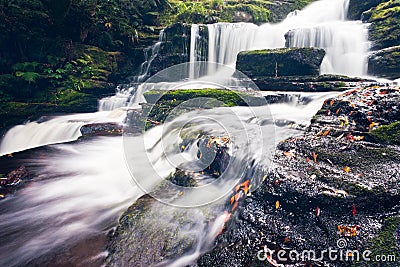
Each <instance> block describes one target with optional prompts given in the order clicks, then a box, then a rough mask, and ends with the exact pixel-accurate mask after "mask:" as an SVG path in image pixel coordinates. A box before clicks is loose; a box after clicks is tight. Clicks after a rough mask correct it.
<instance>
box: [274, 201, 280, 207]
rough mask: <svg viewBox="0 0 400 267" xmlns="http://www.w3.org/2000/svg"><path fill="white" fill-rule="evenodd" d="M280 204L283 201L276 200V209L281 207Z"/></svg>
mask: <svg viewBox="0 0 400 267" xmlns="http://www.w3.org/2000/svg"><path fill="white" fill-rule="evenodd" d="M280 206H281V203H279V200H277V201H276V202H275V209H279V207H280Z"/></svg>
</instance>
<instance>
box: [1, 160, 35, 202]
mask: <svg viewBox="0 0 400 267" xmlns="http://www.w3.org/2000/svg"><path fill="white" fill-rule="evenodd" d="M28 178H29V172H28V170H27V169H26V168H25V166H20V167H19V168H18V169H16V170H13V171H11V172H9V173H8V174H7V175H6V177H2V176H1V175H0V199H2V198H4V197H5V196H6V195H8V194H11V193H13V192H14V191H15V190H16V189H17V187H18V186H19V185H21V184H22V183H23V182H24V180H27V179H28Z"/></svg>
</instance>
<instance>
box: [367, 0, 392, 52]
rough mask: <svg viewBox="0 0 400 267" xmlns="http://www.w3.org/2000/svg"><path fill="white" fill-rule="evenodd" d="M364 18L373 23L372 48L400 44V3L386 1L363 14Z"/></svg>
mask: <svg viewBox="0 0 400 267" xmlns="http://www.w3.org/2000/svg"><path fill="white" fill-rule="evenodd" d="M363 17H364V18H363V20H364V21H365V22H368V23H371V25H370V26H369V40H370V41H372V47H371V49H372V50H379V49H383V48H388V47H392V46H398V45H400V3H399V1H396V0H390V1H385V2H384V3H381V4H379V5H378V6H376V7H375V8H372V9H371V10H369V11H367V12H365V13H364V14H363Z"/></svg>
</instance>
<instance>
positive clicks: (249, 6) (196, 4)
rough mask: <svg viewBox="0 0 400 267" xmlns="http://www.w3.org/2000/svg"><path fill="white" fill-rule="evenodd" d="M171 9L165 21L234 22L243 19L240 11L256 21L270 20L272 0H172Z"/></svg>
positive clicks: (166, 14) (166, 13)
mask: <svg viewBox="0 0 400 267" xmlns="http://www.w3.org/2000/svg"><path fill="white" fill-rule="evenodd" d="M170 2H171V6H172V7H171V9H170V10H169V12H165V15H164V18H163V23H164V24H172V23H176V22H185V23H213V22H217V21H218V22H234V21H239V20H242V19H243V18H242V17H240V18H238V17H237V14H238V12H243V13H244V14H247V17H248V20H249V21H251V22H254V23H263V22H268V20H269V14H270V11H269V7H270V2H268V1H261V0H250V1H237V0H229V1H222V0H206V1H178V0H171V1H170Z"/></svg>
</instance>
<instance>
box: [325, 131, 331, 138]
mask: <svg viewBox="0 0 400 267" xmlns="http://www.w3.org/2000/svg"><path fill="white" fill-rule="evenodd" d="M330 131H331V130H326V131H325V132H324V134H323V136H325V137H326V136H328V134H329V132H330Z"/></svg>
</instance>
